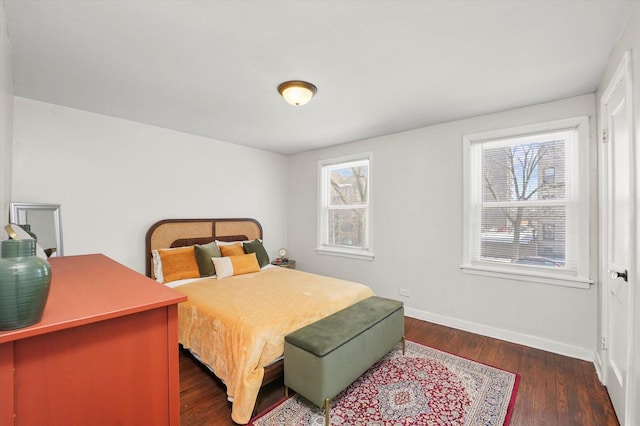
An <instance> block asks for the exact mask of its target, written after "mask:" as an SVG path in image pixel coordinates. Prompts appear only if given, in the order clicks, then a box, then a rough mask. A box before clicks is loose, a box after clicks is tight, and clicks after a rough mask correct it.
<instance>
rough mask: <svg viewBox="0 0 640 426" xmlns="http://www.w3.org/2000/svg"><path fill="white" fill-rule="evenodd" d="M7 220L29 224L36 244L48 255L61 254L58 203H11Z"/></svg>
mask: <svg viewBox="0 0 640 426" xmlns="http://www.w3.org/2000/svg"><path fill="white" fill-rule="evenodd" d="M9 221H10V222H11V223H15V224H18V225H29V226H30V227H31V229H30V232H31V233H32V234H35V236H36V238H37V240H38V244H39V245H40V247H42V248H43V249H44V250H45V252H47V254H49V253H50V256H62V255H63V254H64V252H63V250H62V222H61V219H60V204H41V203H11V204H10V211H9Z"/></svg>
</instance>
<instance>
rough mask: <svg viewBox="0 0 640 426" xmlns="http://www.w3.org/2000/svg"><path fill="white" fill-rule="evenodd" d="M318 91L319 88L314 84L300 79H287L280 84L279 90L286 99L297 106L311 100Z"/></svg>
mask: <svg viewBox="0 0 640 426" xmlns="http://www.w3.org/2000/svg"><path fill="white" fill-rule="evenodd" d="M317 91H318V89H317V88H316V86H314V85H313V84H311V83H307V82H306V81H299V80H292V81H285V82H284V83H282V84H280V85H279V86H278V92H280V94H281V95H282V97H283V98H284V100H285V101H287V102H288V103H290V104H291V105H295V106H300V105H304V104H306V103H307V102H309V101H310V100H311V98H312V97H313V95H315V94H316V92H317Z"/></svg>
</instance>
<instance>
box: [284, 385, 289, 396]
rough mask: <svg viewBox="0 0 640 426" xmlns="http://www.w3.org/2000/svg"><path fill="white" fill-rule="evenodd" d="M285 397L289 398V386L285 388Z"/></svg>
mask: <svg viewBox="0 0 640 426" xmlns="http://www.w3.org/2000/svg"><path fill="white" fill-rule="evenodd" d="M284 397H285V398H289V386H285V387H284Z"/></svg>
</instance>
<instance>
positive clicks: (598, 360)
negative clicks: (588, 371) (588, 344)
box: [593, 351, 604, 385]
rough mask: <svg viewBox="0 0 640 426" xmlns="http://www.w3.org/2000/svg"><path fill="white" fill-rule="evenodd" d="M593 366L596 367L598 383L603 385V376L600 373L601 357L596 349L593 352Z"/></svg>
mask: <svg viewBox="0 0 640 426" xmlns="http://www.w3.org/2000/svg"><path fill="white" fill-rule="evenodd" d="M593 366H594V367H595V368H596V374H597V375H598V380H600V383H602V384H603V385H604V376H603V375H602V358H600V353H599V352H597V351H596V352H595V353H594V357H593Z"/></svg>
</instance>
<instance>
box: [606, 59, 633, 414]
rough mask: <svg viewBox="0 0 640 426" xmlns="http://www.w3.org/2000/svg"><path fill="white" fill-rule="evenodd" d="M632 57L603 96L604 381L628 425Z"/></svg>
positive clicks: (630, 310) (631, 249)
mask: <svg viewBox="0 0 640 426" xmlns="http://www.w3.org/2000/svg"><path fill="white" fill-rule="evenodd" d="M629 60H630V58H629V56H628V55H627V56H625V59H623V61H622V63H621V64H620V66H619V68H618V72H616V74H615V76H614V77H613V78H612V80H611V82H610V83H609V87H608V88H607V90H606V91H605V93H604V95H603V98H602V124H603V128H604V132H605V133H604V135H605V136H604V138H605V141H604V145H603V146H604V155H605V158H606V162H605V163H604V164H603V165H604V167H605V170H604V178H605V182H606V183H605V185H603V186H604V188H603V189H604V190H605V194H603V195H604V197H603V198H604V199H603V201H604V202H605V204H606V205H605V206H604V207H605V212H604V213H605V216H606V223H604V224H603V225H604V235H602V237H604V241H603V242H605V244H606V249H605V250H604V252H605V253H603V254H604V256H605V259H604V262H603V266H604V268H605V271H604V274H603V277H602V279H603V295H604V300H603V303H604V304H605V306H604V314H605V316H604V318H603V322H604V324H605V327H604V330H603V331H604V337H605V347H606V350H604V351H603V358H604V359H603V364H604V369H605V371H604V380H605V385H606V387H607V390H608V391H609V395H610V397H611V401H612V403H613V406H614V408H615V410H616V414H617V415H618V419H619V420H620V424H621V425H624V424H625V418H626V412H625V410H626V409H628V408H629V407H628V403H629V401H628V390H629V387H628V383H629V379H630V378H631V376H630V367H631V364H630V363H631V358H630V354H631V352H630V350H631V343H632V339H631V327H632V324H631V318H632V305H631V300H630V296H631V291H630V286H631V285H633V283H632V280H633V279H634V277H635V274H634V273H633V271H631V269H632V266H633V264H632V260H633V259H634V257H633V256H634V234H633V232H634V227H633V223H632V219H633V214H634V209H633V204H632V203H633V191H634V186H633V175H632V171H633V144H632V132H631V127H630V126H631V124H630V123H631V117H630V112H631V106H630V102H631V96H630V92H629V89H630V87H629V85H630V81H629V78H628V77H629V63H628V61H629Z"/></svg>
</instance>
